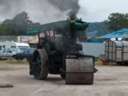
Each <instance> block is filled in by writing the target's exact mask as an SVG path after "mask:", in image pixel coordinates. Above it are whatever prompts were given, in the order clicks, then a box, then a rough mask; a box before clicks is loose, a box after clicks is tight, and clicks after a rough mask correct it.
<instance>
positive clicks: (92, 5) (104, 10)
mask: <svg viewBox="0 0 128 96" xmlns="http://www.w3.org/2000/svg"><path fill="white" fill-rule="evenodd" d="M79 3H80V5H81V7H82V8H81V9H80V12H79V13H80V16H81V17H83V18H84V19H85V20H87V21H91V22H93V21H103V20H105V19H107V17H108V15H109V14H110V13H112V12H120V13H128V0H80V2H79Z"/></svg>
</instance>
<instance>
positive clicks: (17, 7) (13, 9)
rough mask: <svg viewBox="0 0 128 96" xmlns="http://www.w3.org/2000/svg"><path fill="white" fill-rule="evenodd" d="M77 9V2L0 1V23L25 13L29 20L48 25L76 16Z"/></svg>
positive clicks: (46, 0) (40, 0) (69, 0)
mask: <svg viewBox="0 0 128 96" xmlns="http://www.w3.org/2000/svg"><path fill="white" fill-rule="evenodd" d="M79 8H80V6H79V0H0V21H2V20H5V19H11V18H13V17H14V16H15V15H16V14H18V13H20V12H22V11H26V12H27V13H28V15H29V17H30V19H31V20H33V21H35V22H40V23H48V22H52V21H58V20H64V19H66V18H67V16H68V15H69V14H70V13H74V14H77V13H78V11H79Z"/></svg>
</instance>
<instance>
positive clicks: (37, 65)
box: [32, 49, 48, 80]
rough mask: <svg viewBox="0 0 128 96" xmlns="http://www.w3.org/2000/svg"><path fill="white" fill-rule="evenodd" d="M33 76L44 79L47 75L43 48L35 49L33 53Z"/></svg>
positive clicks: (45, 54) (46, 56)
mask: <svg viewBox="0 0 128 96" xmlns="http://www.w3.org/2000/svg"><path fill="white" fill-rule="evenodd" d="M32 63H34V74H33V75H34V77H35V78H36V79H38V80H45V79H47V76H48V55H47V53H46V50H45V49H39V50H37V51H35V53H34V55H33V61H32Z"/></svg>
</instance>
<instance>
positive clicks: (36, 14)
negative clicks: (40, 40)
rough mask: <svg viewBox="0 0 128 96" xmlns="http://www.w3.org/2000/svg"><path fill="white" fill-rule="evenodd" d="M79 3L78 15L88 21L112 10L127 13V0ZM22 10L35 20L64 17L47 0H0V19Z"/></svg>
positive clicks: (100, 19) (82, 0)
mask: <svg viewBox="0 0 128 96" xmlns="http://www.w3.org/2000/svg"><path fill="white" fill-rule="evenodd" d="M49 1H50V0H49ZM54 1H57V0H54ZM74 1H76V0H74ZM79 4H80V7H81V8H80V10H79V15H78V16H79V17H82V18H83V19H84V20H86V21H89V22H95V21H97V22H100V21H104V20H106V19H107V17H108V15H109V14H110V13H113V12H120V13H128V0H79ZM5 10H6V11H5ZM24 10H25V11H27V12H28V13H29V16H30V18H31V19H32V20H34V21H37V22H45V21H48V20H51V21H52V20H53V19H57V20H59V19H62V18H63V17H65V16H64V14H65V13H64V12H61V11H60V10H58V9H57V8H56V7H55V5H54V6H53V5H51V4H49V2H48V0H0V21H3V20H4V19H6V18H10V19H11V18H12V17H14V16H15V15H16V14H17V13H20V12H22V11H24Z"/></svg>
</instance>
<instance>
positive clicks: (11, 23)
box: [0, 12, 32, 35]
mask: <svg viewBox="0 0 128 96" xmlns="http://www.w3.org/2000/svg"><path fill="white" fill-rule="evenodd" d="M31 23H32V22H31V21H29V19H28V16H27V13H26V12H22V13H20V14H18V15H16V16H15V17H14V18H13V19H12V20H5V21H4V22H3V23H2V24H1V25H0V35H22V34H24V33H25V32H26V31H27V27H28V26H29V24H31Z"/></svg>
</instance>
